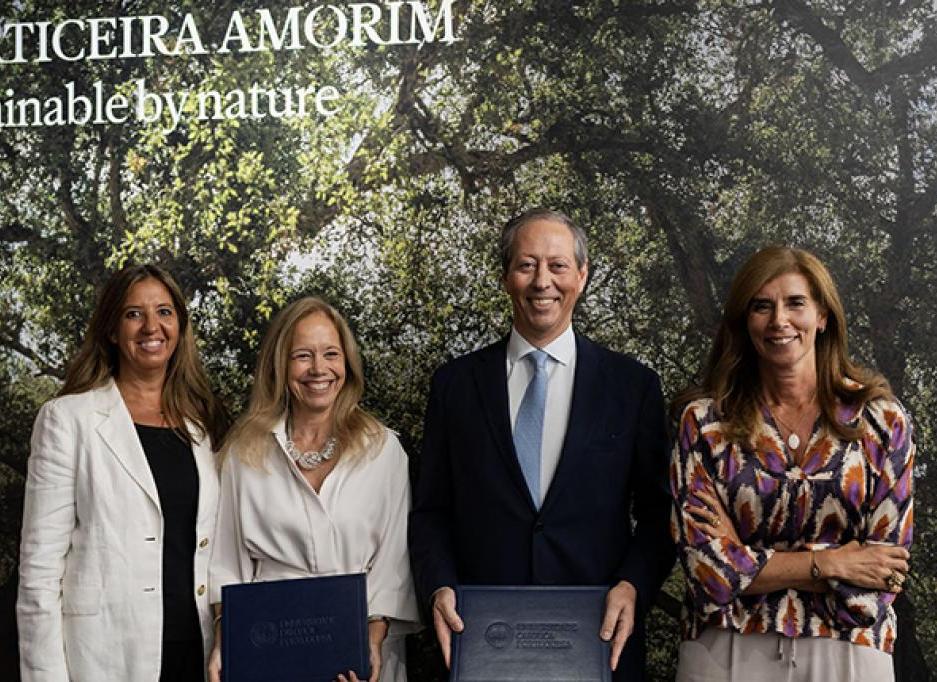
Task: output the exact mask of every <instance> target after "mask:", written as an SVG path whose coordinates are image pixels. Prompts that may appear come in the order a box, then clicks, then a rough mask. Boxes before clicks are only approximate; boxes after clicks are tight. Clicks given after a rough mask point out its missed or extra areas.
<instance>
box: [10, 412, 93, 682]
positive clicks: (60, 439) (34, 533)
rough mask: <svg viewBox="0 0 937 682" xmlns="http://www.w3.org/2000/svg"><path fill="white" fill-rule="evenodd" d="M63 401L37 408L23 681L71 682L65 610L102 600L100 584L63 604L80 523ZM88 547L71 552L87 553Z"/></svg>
mask: <svg viewBox="0 0 937 682" xmlns="http://www.w3.org/2000/svg"><path fill="white" fill-rule="evenodd" d="M71 431H72V428H71V425H69V424H67V423H66V418H65V417H64V416H63V415H62V414H61V405H60V404H57V403H55V402H50V403H46V404H45V405H43V406H42V408H41V409H40V410H39V415H38V417H37V418H36V424H35V427H34V428H33V435H32V440H31V453H32V454H31V455H30V460H29V473H28V476H27V480H26V498H25V505H24V507H23V536H22V540H21V551H20V587H19V599H18V601H17V608H16V611H17V614H16V615H17V623H18V627H19V633H20V640H21V646H20V657H21V667H22V671H23V679H24V681H29V682H32V681H35V682H39V681H43V682H45V681H48V682H52V681H53V680H60V681H61V682H68V672H67V669H66V665H65V647H64V641H65V640H64V634H63V631H62V610H63V608H68V609H71V610H78V611H80V610H81V609H82V608H86V607H87V606H89V605H90V604H91V603H92V602H94V601H95V600H96V599H100V586H99V585H98V586H88V587H87V589H82V586H81V585H75V586H72V588H71V589H69V590H66V592H67V594H68V595H69V598H70V603H69V604H68V605H63V604H62V576H64V575H65V557H66V555H67V554H68V552H69V551H70V547H71V542H72V534H73V531H74V530H75V527H76V525H77V522H78V518H77V516H76V513H75V469H76V461H77V453H76V449H77V448H76V443H77V439H76V438H75V437H74V434H73V433H71ZM88 549H89V548H87V547H77V548H71V551H88Z"/></svg>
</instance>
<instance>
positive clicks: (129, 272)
mask: <svg viewBox="0 0 937 682" xmlns="http://www.w3.org/2000/svg"><path fill="white" fill-rule="evenodd" d="M145 279H155V280H156V281H158V282H159V283H160V284H162V285H163V286H164V287H166V290H167V291H169V295H170V297H171V298H172V304H173V307H174V308H175V310H176V316H177V317H178V319H179V342H178V343H177V345H176V349H175V351H174V352H173V354H172V356H171V357H170V358H169V364H168V366H167V368H166V376H165V378H164V380H163V392H162V397H161V398H160V407H161V409H162V411H163V412H164V413H165V415H166V421H167V422H168V423H169V424H171V425H172V427H173V429H174V430H175V431H176V432H177V433H178V434H179V435H180V436H181V437H183V438H184V439H185V440H186V441H189V440H190V436H189V433H188V431H187V429H186V428H185V425H186V422H187V421H188V422H191V423H193V424H194V425H195V426H196V427H197V429H198V430H199V431H200V434H199V436H200V437H202V438H203V437H205V436H208V437H209V438H210V439H211V445H212V449H213V450H217V449H218V447H220V445H221V440H222V438H223V436H224V431H225V428H226V426H227V423H228V419H227V413H226V411H225V409H224V406H223V405H222V404H221V402H220V401H219V400H218V399H217V398H216V397H215V394H214V392H213V391H212V389H211V383H210V382H209V380H208V375H207V374H206V373H205V369H204V367H203V366H202V361H201V359H200V358H199V354H198V349H197V347H196V344H195V335H194V334H193V332H192V325H191V323H190V319H189V311H188V308H187V307H186V303H185V296H183V294H182V290H181V289H180V288H179V285H178V284H177V283H176V281H175V280H174V279H173V277H172V275H170V274H169V273H168V272H167V271H166V270H164V269H162V268H161V267H159V266H157V265H153V264H151V263H145V264H142V265H130V266H128V267H125V268H124V269H122V270H120V271H119V272H116V273H114V274H113V275H112V276H111V277H110V279H108V280H107V282H105V284H104V286H103V287H102V289H101V293H100V294H99V296H98V302H97V306H96V307H95V309H94V313H93V314H92V315H91V321H90V322H89V323H88V330H87V332H86V333H85V337H84V340H83V341H82V344H81V347H80V348H79V349H78V353H77V355H75V357H74V358H73V359H72V361H71V362H70V363H69V365H68V369H66V371H65V384H64V385H63V386H62V390H61V391H59V395H70V394H73V393H84V392H85V391H89V390H91V389H93V388H98V387H100V386H103V385H105V384H106V383H107V382H108V381H110V380H111V379H117V378H118V377H119V376H120V353H119V351H118V348H117V344H115V343H114V341H113V340H112V339H113V338H114V335H115V334H116V333H117V327H118V325H119V324H120V320H121V315H122V314H123V307H124V303H125V301H126V300H127V295H128V294H129V293H130V289H131V288H132V287H133V286H134V285H135V284H137V283H138V282H142V281H143V280H145Z"/></svg>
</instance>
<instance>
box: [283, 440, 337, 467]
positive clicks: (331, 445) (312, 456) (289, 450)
mask: <svg viewBox="0 0 937 682" xmlns="http://www.w3.org/2000/svg"><path fill="white" fill-rule="evenodd" d="M337 444H338V441H337V440H335V437H334V436H333V437H331V438H329V439H328V440H327V441H325V447H324V448H322V449H321V450H319V451H316V450H308V451H306V452H300V451H299V450H298V449H297V448H296V444H295V443H294V442H293V440H292V439H290V440H288V441H286V454H288V455H289V456H290V459H292V460H293V461H294V462H296V464H298V465H299V467H300V468H301V469H305V470H307V471H309V470H310V469H315V468H317V467H320V466H322V464H324V463H325V462H328V461H329V460H330V459H332V457H334V456H335V446H336V445H337Z"/></svg>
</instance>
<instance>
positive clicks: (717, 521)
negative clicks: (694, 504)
mask: <svg viewBox="0 0 937 682" xmlns="http://www.w3.org/2000/svg"><path fill="white" fill-rule="evenodd" d="M713 525H714V526H715V527H716V528H718V527H719V526H720V525H722V517H720V516H716V518H714V519H713Z"/></svg>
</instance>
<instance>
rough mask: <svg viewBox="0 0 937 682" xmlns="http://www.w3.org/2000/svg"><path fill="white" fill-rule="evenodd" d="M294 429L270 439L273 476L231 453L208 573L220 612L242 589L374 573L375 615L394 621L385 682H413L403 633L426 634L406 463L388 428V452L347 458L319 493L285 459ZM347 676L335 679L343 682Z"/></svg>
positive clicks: (280, 429) (371, 603) (370, 583)
mask: <svg viewBox="0 0 937 682" xmlns="http://www.w3.org/2000/svg"><path fill="white" fill-rule="evenodd" d="M285 444H286V429H285V423H284V422H282V421H281V422H280V423H279V424H278V425H277V426H276V427H275V428H274V430H273V433H272V434H271V438H270V452H269V453H268V454H267V457H266V458H265V461H264V466H265V469H266V470H264V469H261V468H256V467H252V466H250V465H247V464H244V463H243V462H241V460H240V459H239V458H238V457H237V453H236V452H232V453H230V454H229V456H228V457H227V458H226V459H225V462H224V465H223V467H222V472H221V499H220V503H219V509H218V526H217V530H216V536H215V546H214V549H213V551H212V557H211V564H210V568H209V589H210V596H211V602H212V603H218V602H220V601H221V588H222V587H223V586H224V585H230V584H233V583H244V582H253V581H262V580H281V579H285V578H304V577H309V576H318V575H334V574H339V573H360V572H364V573H366V574H367V589H368V615H369V616H385V617H387V618H389V619H391V627H390V631H389V634H388V637H387V639H386V640H385V642H384V649H383V663H382V673H381V680H382V681H388V680H390V681H393V682H402V681H405V680H406V669H405V666H404V642H403V637H402V635H403V634H406V633H407V632H412V631H413V630H415V629H417V627H418V620H419V617H418V615H417V605H416V598H415V596H414V591H413V580H412V578H411V575H410V562H409V558H408V556H407V514H408V512H409V509H410V482H409V478H408V475H407V455H406V453H405V452H404V451H403V448H402V447H401V446H400V442H399V441H398V440H397V436H396V435H395V434H394V433H393V432H392V431H390V430H386V429H385V439H384V443H383V445H382V446H381V447H380V449H379V450H378V449H377V448H374V449H372V450H370V451H368V452H365V453H364V454H362V455H359V456H356V457H342V458H340V459H339V460H338V462H337V463H336V465H335V468H334V469H332V471H331V472H330V473H329V474H328V476H326V478H325V480H324V481H323V483H322V486H321V488H320V490H319V492H318V493H317V492H316V491H315V490H314V489H313V488H312V486H310V485H309V483H308V482H307V481H306V479H305V478H303V476H302V474H301V473H300V471H299V469H298V468H297V466H296V464H294V463H293V461H292V460H291V459H290V457H289V455H288V454H287V452H286V447H285ZM338 672H339V671H336V673H338Z"/></svg>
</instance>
